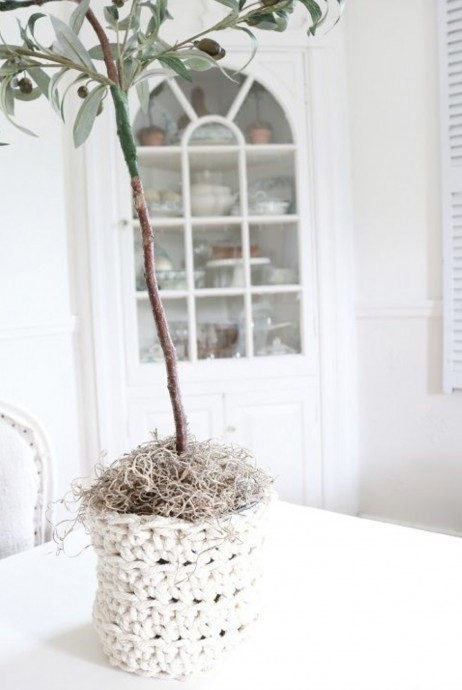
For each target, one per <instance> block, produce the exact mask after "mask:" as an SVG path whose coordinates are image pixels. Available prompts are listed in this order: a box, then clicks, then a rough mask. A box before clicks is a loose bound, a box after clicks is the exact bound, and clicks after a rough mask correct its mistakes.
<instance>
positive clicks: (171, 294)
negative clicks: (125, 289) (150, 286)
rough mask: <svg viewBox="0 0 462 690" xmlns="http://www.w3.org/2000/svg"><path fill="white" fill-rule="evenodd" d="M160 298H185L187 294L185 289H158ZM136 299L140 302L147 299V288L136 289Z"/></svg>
mask: <svg viewBox="0 0 462 690" xmlns="http://www.w3.org/2000/svg"><path fill="white" fill-rule="evenodd" d="M159 292H160V294H161V297H162V299H185V297H187V296H188V294H189V293H188V291H187V290H160V291H159ZM135 294H136V299H137V300H138V301H140V302H144V301H146V300H149V295H148V292H147V290H136V293H135Z"/></svg>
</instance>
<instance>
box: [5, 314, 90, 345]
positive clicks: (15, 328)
mask: <svg viewBox="0 0 462 690" xmlns="http://www.w3.org/2000/svg"><path fill="white" fill-rule="evenodd" d="M78 326H79V319H78V317H77V316H71V317H70V318H69V319H66V320H63V321H49V322H46V323H24V324H15V325H11V326H2V327H0V340H16V339H19V338H48V337H53V336H61V335H74V334H75V333H76V332H77V331H78Z"/></svg>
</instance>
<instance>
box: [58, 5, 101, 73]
mask: <svg viewBox="0 0 462 690" xmlns="http://www.w3.org/2000/svg"><path fill="white" fill-rule="evenodd" d="M50 19H51V23H52V24H53V29H54V30H55V34H56V38H57V42H56V44H55V50H57V52H59V51H60V50H61V51H62V52H61V54H62V55H63V56H64V57H67V58H68V59H69V60H71V61H72V62H75V63H77V64H79V63H80V64H81V65H83V66H84V67H86V68H87V69H89V70H90V71H92V72H95V71H96V70H95V66H94V65H93V62H92V61H91V57H90V56H89V54H88V51H87V49H86V48H85V46H84V45H83V43H82V42H81V40H80V39H79V37H78V36H77V35H76V34H75V33H74V32H73V31H72V29H71V28H69V26H68V25H67V24H65V23H64V22H62V21H61V20H60V19H58V18H57V17H54V16H50Z"/></svg>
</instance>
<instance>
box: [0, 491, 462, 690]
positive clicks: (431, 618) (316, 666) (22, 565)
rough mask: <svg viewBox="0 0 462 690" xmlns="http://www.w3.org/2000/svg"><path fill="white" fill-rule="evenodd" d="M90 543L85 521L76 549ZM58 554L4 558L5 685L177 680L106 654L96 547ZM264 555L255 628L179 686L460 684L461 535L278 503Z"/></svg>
mask: <svg viewBox="0 0 462 690" xmlns="http://www.w3.org/2000/svg"><path fill="white" fill-rule="evenodd" d="M86 543H87V537H86V536H85V535H84V534H83V533H82V532H80V533H79V534H78V535H77V536H76V539H75V542H74V544H73V546H72V551H71V553H76V552H78V551H80V550H81V548H82V546H83V545H84V544H86ZM54 551H55V546H54V545H53V544H46V545H43V546H40V547H38V548H37V549H34V550H32V551H30V552H28V553H25V554H19V555H18V556H13V557H11V558H8V559H5V560H4V561H2V562H1V563H0V581H1V582H2V587H1V589H0V640H1V644H0V665H1V667H2V690H18V689H19V688H21V690H22V688H34V690H63V686H64V687H65V688H66V690H81V689H82V688H83V687H84V688H86V689H87V690H98V689H99V688H111V690H139V688H145V687H146V688H148V687H149V688H151V687H153V686H154V685H155V687H156V689H157V690H171V687H172V683H171V681H168V680H167V681H166V680H156V681H155V684H153V683H152V682H151V681H149V680H144V679H143V678H140V677H138V676H136V675H132V674H130V673H124V672H121V671H120V670H117V669H114V668H112V667H111V666H110V665H109V664H108V662H107V660H106V658H105V657H104V655H103V653H102V651H101V648H100V646H99V643H98V640H97V637H96V633H95V632H94V630H93V626H92V622H91V609H92V604H93V599H94V594H95V588H96V572H95V557H94V555H93V552H92V550H91V549H87V550H86V551H84V552H83V553H81V555H80V556H79V557H78V558H64V557H60V558H56V557H55V556H54ZM265 565H266V567H265V572H264V581H263V589H262V594H263V598H262V614H261V617H260V620H259V622H258V623H257V625H256V627H255V629H254V632H253V634H252V635H251V637H250V639H249V640H248V641H246V642H245V643H244V644H243V645H242V646H240V647H239V648H238V649H237V650H236V651H235V652H233V653H232V654H230V656H229V657H228V658H227V659H224V660H223V662H222V663H221V664H220V665H219V666H218V668H217V669H216V670H215V671H214V672H213V673H212V674H211V675H209V676H204V677H202V678H198V679H195V680H191V681H187V682H185V683H183V684H182V685H181V688H182V689H184V690H216V689H217V688H220V690H236V688H243V689H245V690H246V689H247V688H255V690H281V689H282V688H287V689H288V690H289V689H290V690H306V688H313V689H316V690H391V689H392V690H440V689H441V690H443V689H444V690H453V689H456V688H460V687H461V686H462V666H461V664H460V640H461V637H462V599H461V596H460V573H461V571H462V542H461V540H460V539H456V538H454V537H448V536H445V535H440V534H432V533H429V532H423V531H417V530H413V529H407V528H404V527H397V526H394V525H386V524H382V523H378V522H371V521H368V520H361V519H359V518H352V517H348V516H344V515H335V514H333V513H328V512H325V511H320V510H314V509H310V508H304V507H299V506H293V505H288V504H283V503H279V504H278V505H277V506H276V507H275V509H274V515H273V516H272V519H271V523H270V529H269V531H268V538H267V554H266V557H265ZM38 592H39V593H40V596H38V595H37V593H38ZM384 655H386V662H384Z"/></svg>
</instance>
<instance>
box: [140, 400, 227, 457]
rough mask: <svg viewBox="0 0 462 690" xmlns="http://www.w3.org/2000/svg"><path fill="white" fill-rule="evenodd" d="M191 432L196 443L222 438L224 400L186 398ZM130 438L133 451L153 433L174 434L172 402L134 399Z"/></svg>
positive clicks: (161, 434)
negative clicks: (198, 440) (197, 440)
mask: <svg viewBox="0 0 462 690" xmlns="http://www.w3.org/2000/svg"><path fill="white" fill-rule="evenodd" d="M185 405H186V408H187V417H188V428H189V430H190V432H191V433H192V434H194V436H196V438H197V439H200V440H204V439H209V438H222V437H223V429H224V419H223V396H222V395H220V394H216V395H189V396H186V398H185ZM128 419H129V423H128V424H129V426H128V434H129V444H130V447H135V446H137V445H139V444H140V443H143V442H144V441H146V440H148V439H149V438H150V437H151V435H152V433H154V432H156V431H157V432H158V433H159V435H160V436H170V435H171V434H173V433H174V426H173V419H172V412H171V407H170V403H169V401H168V400H167V399H166V397H165V396H164V397H163V399H162V398H161V399H159V398H157V399H153V398H152V397H146V398H132V399H130V401H129V404H128Z"/></svg>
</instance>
